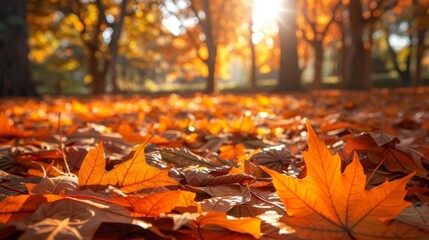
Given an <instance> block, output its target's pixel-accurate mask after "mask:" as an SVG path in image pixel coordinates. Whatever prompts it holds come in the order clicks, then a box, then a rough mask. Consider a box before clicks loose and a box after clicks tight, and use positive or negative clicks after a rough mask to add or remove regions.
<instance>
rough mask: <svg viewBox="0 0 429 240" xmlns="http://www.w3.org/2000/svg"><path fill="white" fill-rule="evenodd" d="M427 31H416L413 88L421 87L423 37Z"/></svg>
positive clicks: (423, 50)
mask: <svg viewBox="0 0 429 240" xmlns="http://www.w3.org/2000/svg"><path fill="white" fill-rule="evenodd" d="M426 31H427V29H426V28H424V29H420V30H418V31H417V50H416V59H415V61H416V69H415V72H414V77H413V84H414V86H420V85H423V79H422V59H423V56H424V52H425V36H426Z"/></svg>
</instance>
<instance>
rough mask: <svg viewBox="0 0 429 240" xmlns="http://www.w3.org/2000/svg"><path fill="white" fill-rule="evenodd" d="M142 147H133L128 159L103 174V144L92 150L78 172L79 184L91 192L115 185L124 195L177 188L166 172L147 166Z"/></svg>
mask: <svg viewBox="0 0 429 240" xmlns="http://www.w3.org/2000/svg"><path fill="white" fill-rule="evenodd" d="M145 146H146V145H145V144H140V145H138V146H137V147H135V148H134V149H133V150H132V151H131V153H130V155H129V156H128V158H127V159H126V160H125V161H123V162H122V163H120V164H118V165H116V166H115V167H114V168H113V169H112V170H110V171H108V172H107V171H106V169H105V168H106V160H105V158H104V152H103V144H102V143H100V144H99V145H98V146H97V147H96V148H94V149H91V150H90V151H89V152H88V154H87V156H86V157H85V159H84V160H83V163H82V166H81V168H80V170H79V175H78V176H79V185H80V186H81V187H82V188H91V189H94V190H96V191H97V190H101V189H105V188H106V187H107V186H108V185H112V186H117V187H119V188H120V189H121V190H122V191H123V192H125V193H130V192H136V191H138V190H141V189H145V188H156V187H160V186H168V185H177V181H175V180H174V179H172V178H170V177H169V176H168V173H169V170H168V169H163V170H159V169H157V168H155V167H152V166H150V165H148V164H147V163H146V158H145V155H144V148H145Z"/></svg>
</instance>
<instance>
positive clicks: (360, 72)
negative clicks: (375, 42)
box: [346, 0, 369, 89]
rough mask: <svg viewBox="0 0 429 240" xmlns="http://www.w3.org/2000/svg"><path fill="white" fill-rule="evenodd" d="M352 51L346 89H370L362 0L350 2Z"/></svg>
mask: <svg viewBox="0 0 429 240" xmlns="http://www.w3.org/2000/svg"><path fill="white" fill-rule="evenodd" d="M349 13H350V49H349V53H348V54H349V59H348V70H347V72H348V76H347V82H346V88H348V89H368V88H369V84H368V82H366V80H367V79H369V77H368V76H365V75H366V74H367V72H366V71H365V51H364V47H363V41H362V35H363V25H364V19H363V17H362V4H361V2H360V0H350V3H349Z"/></svg>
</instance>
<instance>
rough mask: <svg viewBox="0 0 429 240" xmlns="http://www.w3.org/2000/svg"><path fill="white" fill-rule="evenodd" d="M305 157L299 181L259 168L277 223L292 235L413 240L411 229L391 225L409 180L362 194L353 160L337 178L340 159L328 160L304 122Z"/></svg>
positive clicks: (361, 178) (359, 170) (359, 169)
mask: <svg viewBox="0 0 429 240" xmlns="http://www.w3.org/2000/svg"><path fill="white" fill-rule="evenodd" d="M307 129H308V140H307V142H308V151H306V152H303V155H304V160H305V163H306V166H307V176H306V178H305V179H303V180H300V179H297V178H295V177H290V176H286V175H283V174H280V173H278V172H276V171H273V170H270V169H268V168H265V167H262V168H263V169H264V171H266V172H267V173H269V174H270V175H271V176H272V178H273V183H274V186H275V188H276V190H277V194H278V195H279V196H280V198H281V200H282V201H283V203H284V205H285V207H286V211H287V213H288V215H289V216H287V217H284V218H282V221H283V222H284V223H286V224H287V225H290V226H292V227H293V228H294V229H295V230H296V232H297V234H298V235H300V236H302V237H305V238H307V239H308V238H310V239H334V238H335V239H401V238H418V237H419V236H420V231H419V230H418V229H415V228H413V227H411V226H407V225H403V224H399V223H391V224H389V225H388V224H385V223H384V222H383V221H386V220H390V219H393V218H394V217H395V216H396V215H398V214H399V213H400V212H401V211H402V210H403V209H404V208H406V207H407V206H409V205H410V203H408V202H406V201H404V200H403V198H404V196H405V194H406V191H405V185H406V183H407V182H408V180H409V179H410V178H411V177H412V176H413V174H410V175H408V176H406V177H404V178H401V179H398V180H395V181H392V182H385V183H383V184H381V185H379V186H378V187H375V188H373V189H371V190H365V183H366V178H365V175H364V172H363V168H362V165H361V163H360V162H359V160H358V158H357V156H356V155H355V156H354V159H353V161H352V163H351V164H350V165H348V166H347V167H346V169H345V170H344V173H343V174H341V159H340V157H339V155H338V154H335V155H332V154H331V152H330V150H329V149H328V148H327V147H326V145H325V143H324V142H322V141H321V140H319V139H318V138H317V136H316V134H315V132H314V130H313V129H312V127H311V125H310V123H309V122H308V121H307Z"/></svg>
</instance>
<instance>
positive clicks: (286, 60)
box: [274, 0, 303, 92]
mask: <svg viewBox="0 0 429 240" xmlns="http://www.w3.org/2000/svg"><path fill="white" fill-rule="evenodd" d="M281 9H282V11H283V12H282V14H283V17H282V18H280V19H279V20H278V28H279V41H280V51H281V52H280V72H279V76H278V83H277V86H276V88H275V89H274V91H275V92H288V91H296V92H300V91H303V88H302V85H301V74H300V70H299V65H298V40H297V37H296V32H297V21H296V20H297V19H296V14H297V10H298V1H297V0H282V5H281Z"/></svg>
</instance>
